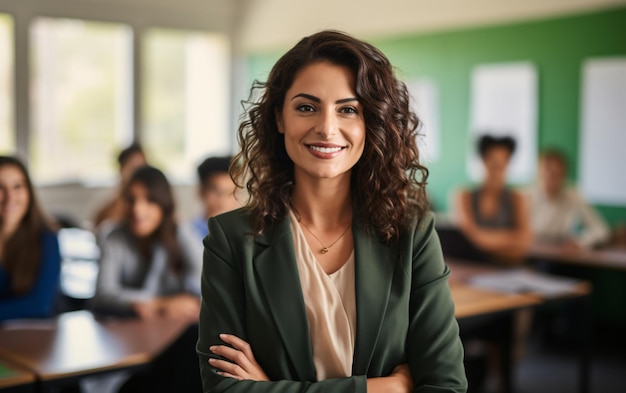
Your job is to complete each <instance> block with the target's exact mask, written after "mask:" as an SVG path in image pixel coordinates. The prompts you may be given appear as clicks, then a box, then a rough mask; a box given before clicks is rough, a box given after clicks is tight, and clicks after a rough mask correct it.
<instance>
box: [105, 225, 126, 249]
mask: <svg viewBox="0 0 626 393" xmlns="http://www.w3.org/2000/svg"><path fill="white" fill-rule="evenodd" d="M131 241H132V237H131V234H130V232H129V231H128V229H127V228H126V227H125V226H124V225H121V224H118V225H116V226H115V227H114V228H112V229H111V230H110V231H109V233H107V234H106V236H105V237H104V238H103V239H102V245H103V246H112V247H128V246H129V245H130V243H131Z"/></svg>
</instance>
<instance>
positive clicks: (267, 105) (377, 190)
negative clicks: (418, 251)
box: [230, 30, 428, 243]
mask: <svg viewBox="0 0 626 393" xmlns="http://www.w3.org/2000/svg"><path fill="white" fill-rule="evenodd" d="M319 62H328V63H331V64H334V65H338V66H345V67H347V68H349V69H350V70H351V71H352V74H353V75H354V76H355V79H356V81H355V82H356V83H355V90H356V94H357V98H358V100H359V102H360V103H361V105H362V106H363V117H364V121H365V128H366V131H365V132H366V135H365V149H364V151H363V155H362V156H361V158H360V159H359V161H358V162H357V164H356V165H355V166H354V167H353V168H352V176H351V189H352V197H353V198H352V201H353V209H354V214H355V216H356V217H362V218H363V220H362V221H361V222H360V225H361V226H362V227H364V228H365V229H366V230H368V231H369V230H373V231H374V232H375V233H376V234H377V235H378V236H379V237H380V238H381V240H382V241H384V242H385V243H391V242H393V241H394V240H397V239H398V238H399V236H400V235H401V234H402V233H403V232H405V231H406V230H407V229H408V228H409V225H410V222H411V220H412V219H415V218H419V217H420V216H421V215H422V214H423V213H424V212H425V210H426V209H427V206H428V203H427V199H426V193H425V186H426V179H427V177H428V170H427V169H426V168H425V167H424V166H422V165H421V164H420V162H419V152H418V149H417V145H416V136H417V128H418V126H419V124H420V122H419V119H418V118H417V116H416V115H415V113H413V112H412V111H411V108H410V105H409V93H408V91H407V88H406V86H405V85H404V83H402V82H401V81H399V80H398V79H396V77H395V76H394V71H393V67H392V65H391V63H390V62H389V60H388V59H387V57H386V56H385V55H384V54H383V53H382V52H381V51H380V50H378V49H377V48H375V47H374V46H372V45H371V44H369V43H366V42H363V41H360V40H358V39H355V38H353V37H351V36H349V35H346V34H344V33H341V32H337V31H329V30H327V31H322V32H319V33H317V34H314V35H311V36H309V37H305V38H303V39H302V40H301V41H300V42H298V44H296V46H294V47H293V48H292V49H291V50H289V51H288V52H287V53H286V54H284V55H283V56H282V57H281V58H280V59H279V60H278V61H277V62H276V64H275V65H274V67H273V68H272V70H271V72H270V74H269V77H268V79H267V82H265V83H261V82H259V81H255V82H254V84H253V86H252V89H251V93H250V99H249V100H248V101H245V102H244V103H243V104H244V109H246V114H245V115H246V116H245V117H244V120H243V121H242V123H241V125H240V126H239V132H238V141H239V144H240V146H241V151H240V152H239V153H238V154H237V156H236V157H235V159H234V160H233V164H232V166H231V169H230V173H231V177H232V178H233V180H234V181H235V183H236V184H237V185H238V186H239V187H242V188H243V187H245V188H246V189H247V191H248V193H249V196H250V199H249V200H248V203H247V205H246V206H247V208H248V209H250V210H251V211H252V216H253V225H254V228H255V231H256V232H255V234H257V235H258V234H260V233H262V232H263V231H264V230H265V229H267V228H268V227H270V226H272V225H273V224H275V223H277V222H280V221H282V220H284V219H285V217H286V216H287V214H288V209H289V206H290V198H291V193H292V190H293V187H294V167H293V162H292V161H291V159H290V158H289V156H288V155H287V151H286V149H285V142H284V135H283V134H281V133H279V132H278V127H277V118H276V115H277V114H278V113H280V112H281V111H282V107H283V102H284V98H285V93H286V92H287V90H288V89H289V88H290V86H291V84H292V83H293V81H294V79H295V77H296V75H297V73H298V72H299V71H300V70H301V69H302V68H304V67H306V66H308V65H311V64H314V63H319ZM257 91H261V95H260V98H259V99H256V100H255V99H253V97H254V96H255V94H256V92H257Z"/></svg>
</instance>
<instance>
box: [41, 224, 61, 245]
mask: <svg viewBox="0 0 626 393" xmlns="http://www.w3.org/2000/svg"><path fill="white" fill-rule="evenodd" d="M40 239H41V244H42V245H43V246H54V245H57V246H58V244H59V237H58V236H57V234H56V233H55V232H54V231H52V230H50V229H47V228H46V229H42V230H41V235H40Z"/></svg>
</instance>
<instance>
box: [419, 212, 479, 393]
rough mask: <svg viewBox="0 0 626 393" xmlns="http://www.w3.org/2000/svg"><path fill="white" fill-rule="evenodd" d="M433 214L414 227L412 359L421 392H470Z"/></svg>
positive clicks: (447, 271)
mask: <svg viewBox="0 0 626 393" xmlns="http://www.w3.org/2000/svg"><path fill="white" fill-rule="evenodd" d="M449 274H450V271H449V269H448V267H447V266H446V265H445V263H444V259H443V255H442V252H441V245H440V243H439V238H438V237H437V233H436V231H435V229H434V219H433V217H432V215H431V216H430V217H426V218H424V220H423V222H422V223H420V224H419V225H418V227H417V229H416V231H415V233H414V241H413V261H412V272H411V298H410V302H409V313H410V315H409V318H410V319H409V331H408V336H407V353H408V362H409V366H410V369H411V375H412V377H413V382H414V386H415V389H414V391H415V392H419V393H427V392H428V393H430V392H432V393H435V392H437V393H439V392H448V393H465V392H466V391H467V380H466V377H465V369H464V366H463V346H462V344H461V340H460V338H459V327H458V324H457V321H456V319H455V317H454V303H453V301H452V296H451V294H450V288H449V285H448V276H449Z"/></svg>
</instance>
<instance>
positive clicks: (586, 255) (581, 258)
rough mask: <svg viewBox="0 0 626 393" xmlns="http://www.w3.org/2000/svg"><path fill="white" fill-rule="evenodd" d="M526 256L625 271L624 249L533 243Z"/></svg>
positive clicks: (554, 261) (625, 250) (625, 249)
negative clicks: (582, 247)
mask: <svg viewBox="0 0 626 393" xmlns="http://www.w3.org/2000/svg"><path fill="white" fill-rule="evenodd" d="M528 256H529V257H530V258H532V259H534V260H542V261H548V262H553V263H560V264H569V265H580V266H585V267H593V268H604V269H613V270H623V271H626V248H624V247H607V248H601V249H597V250H585V249H580V250H577V249H568V248H565V247H562V246H560V245H558V244H549V243H535V244H533V245H532V246H531V247H530V250H529V251H528Z"/></svg>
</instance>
